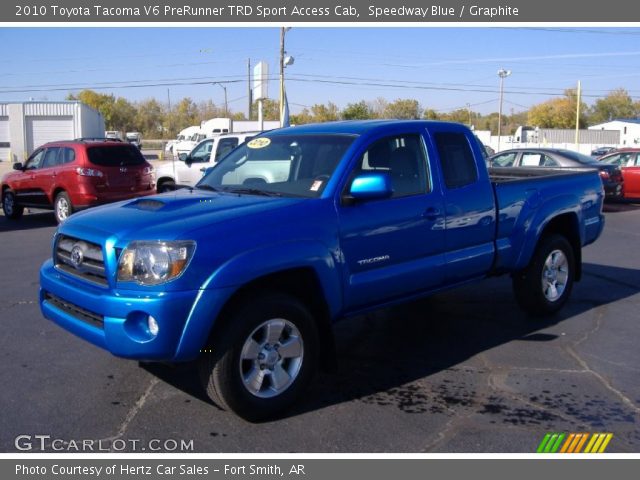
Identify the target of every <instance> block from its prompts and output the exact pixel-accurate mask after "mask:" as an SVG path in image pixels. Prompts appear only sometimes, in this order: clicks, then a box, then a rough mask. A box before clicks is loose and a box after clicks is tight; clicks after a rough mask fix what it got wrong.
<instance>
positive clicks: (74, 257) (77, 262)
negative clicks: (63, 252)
mask: <svg viewBox="0 0 640 480" xmlns="http://www.w3.org/2000/svg"><path fill="white" fill-rule="evenodd" d="M83 260H84V251H83V250H82V247H81V246H80V245H74V246H73V248H72V249H71V263H72V264H73V266H74V267H76V268H80V266H81V265H82V261H83Z"/></svg>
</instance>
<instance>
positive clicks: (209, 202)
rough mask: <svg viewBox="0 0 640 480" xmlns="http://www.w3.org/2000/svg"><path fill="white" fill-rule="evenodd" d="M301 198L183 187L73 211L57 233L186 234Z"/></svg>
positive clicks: (163, 236)
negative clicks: (218, 191) (173, 190)
mask: <svg viewBox="0 0 640 480" xmlns="http://www.w3.org/2000/svg"><path fill="white" fill-rule="evenodd" d="M303 201H305V199H301V198H279V197H264V196H256V195H246V194H232V193H217V192H207V191H203V190H197V189H196V190H191V189H181V190H177V191H175V192H168V193H165V194H161V195H153V196H148V197H141V198H136V199H133V200H126V201H123V202H118V203H113V204H110V205H104V206H101V207H96V208H92V209H89V210H86V211H84V212H80V213H77V214H75V215H72V216H71V217H69V219H68V220H67V221H66V222H65V223H64V224H63V225H62V226H61V227H60V232H62V233H65V234H68V235H72V236H76V237H80V238H86V239H87V240H91V239H94V240H95V241H98V242H99V241H100V240H104V239H105V238H113V239H115V240H123V239H124V240H132V239H138V240H146V239H165V240H171V239H174V238H184V235H185V234H187V232H191V231H194V230H198V229H200V228H202V227H205V226H210V225H212V224H216V223H220V222H225V221H230V220H233V219H237V218H240V217H243V218H246V217H248V216H252V215H259V214H263V213H264V212H266V211H272V210H276V209H281V208H285V207H289V206H292V205H295V204H298V203H300V202H303ZM88 236H89V237H91V238H88Z"/></svg>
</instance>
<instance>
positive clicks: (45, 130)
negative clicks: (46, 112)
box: [26, 116, 74, 154]
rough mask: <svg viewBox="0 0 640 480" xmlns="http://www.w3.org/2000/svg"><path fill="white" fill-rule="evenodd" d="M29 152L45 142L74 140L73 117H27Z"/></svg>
mask: <svg viewBox="0 0 640 480" xmlns="http://www.w3.org/2000/svg"><path fill="white" fill-rule="evenodd" d="M26 120H27V121H26V128H27V132H26V133H27V153H28V154H31V152H33V151H34V150H35V149H36V148H38V147H39V146H40V145H42V144H43V143H47V142H54V141H56V140H73V138H74V134H73V117H72V116H60V117H57V116H56V117H27V118H26Z"/></svg>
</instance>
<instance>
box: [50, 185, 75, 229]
mask: <svg viewBox="0 0 640 480" xmlns="http://www.w3.org/2000/svg"><path fill="white" fill-rule="evenodd" d="M53 213H54V215H55V217H56V222H58V223H62V222H64V221H65V220H66V219H67V218H69V215H71V214H72V213H73V205H72V204H71V199H70V198H69V195H67V192H60V193H58V195H56V198H55V200H54V201H53Z"/></svg>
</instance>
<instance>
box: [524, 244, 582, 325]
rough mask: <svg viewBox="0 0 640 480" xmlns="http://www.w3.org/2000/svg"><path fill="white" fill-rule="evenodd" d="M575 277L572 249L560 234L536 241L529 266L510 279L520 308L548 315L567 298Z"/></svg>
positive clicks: (538, 314)
mask: <svg viewBox="0 0 640 480" xmlns="http://www.w3.org/2000/svg"><path fill="white" fill-rule="evenodd" d="M574 275H575V259H574V255H573V249H572V248H571V245H570V244H569V242H568V241H567V239H566V238H565V237H563V236H561V235H549V236H547V237H545V238H543V239H542V240H541V241H540V244H539V245H538V247H537V248H536V251H535V253H534V254H533V258H532V259H531V262H530V263H529V265H528V266H527V267H526V268H525V269H524V270H522V271H520V272H518V273H516V274H515V275H514V277H513V288H514V292H515V296H516V300H517V301H518V304H519V305H520V307H521V308H522V309H523V310H525V311H526V312H529V313H531V314H533V315H537V316H544V315H551V314H553V313H555V312H557V311H558V310H560V309H561V308H562V307H563V306H564V304H565V303H566V302H567V300H568V299H569V296H570V295H571V289H572V288H573V280H574Z"/></svg>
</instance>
